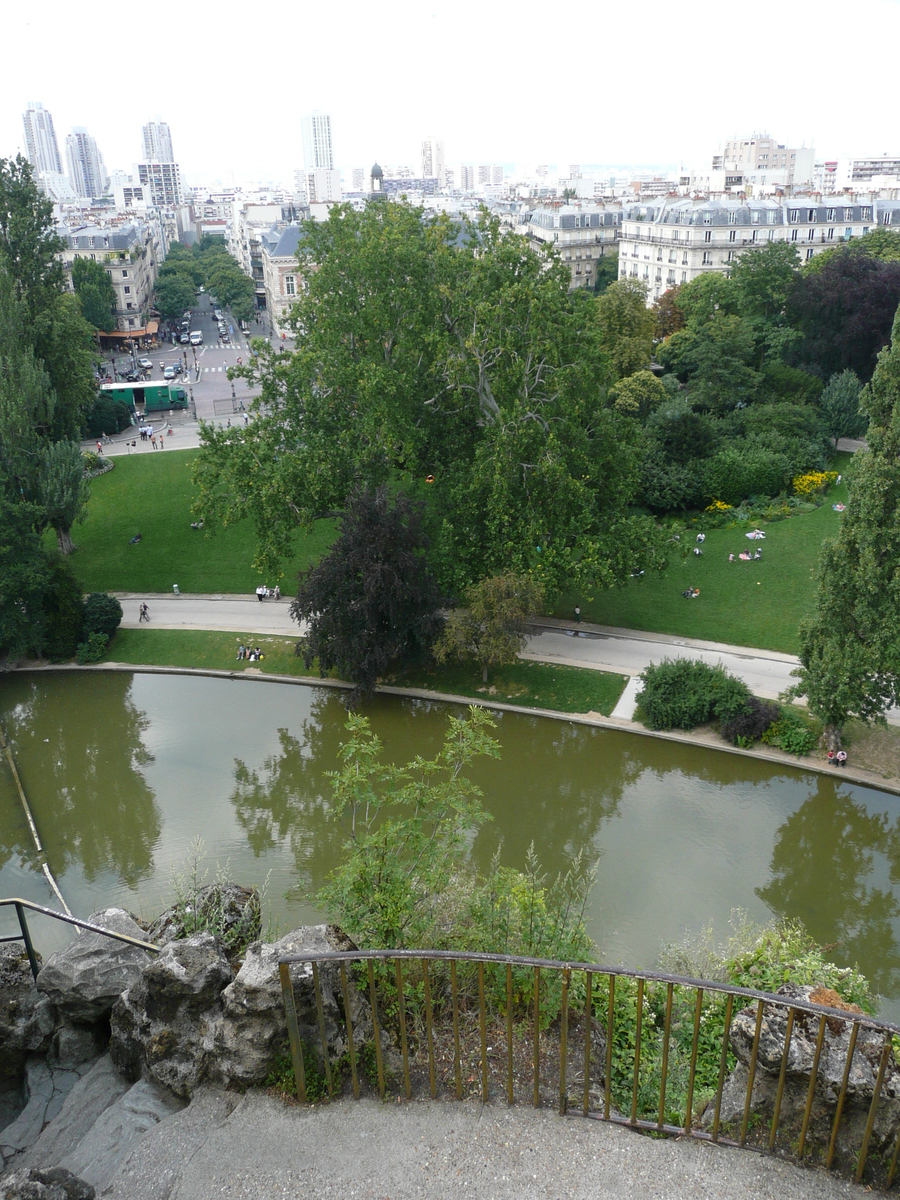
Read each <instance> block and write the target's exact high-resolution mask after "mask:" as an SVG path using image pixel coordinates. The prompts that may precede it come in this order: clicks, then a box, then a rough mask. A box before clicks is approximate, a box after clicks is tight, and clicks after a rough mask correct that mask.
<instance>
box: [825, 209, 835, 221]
mask: <svg viewBox="0 0 900 1200" xmlns="http://www.w3.org/2000/svg"><path fill="white" fill-rule="evenodd" d="M825 219H826V221H833V220H834V209H833V208H829V210H828V212H827V213H826V215H825Z"/></svg>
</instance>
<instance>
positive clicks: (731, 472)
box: [702, 445, 791, 504]
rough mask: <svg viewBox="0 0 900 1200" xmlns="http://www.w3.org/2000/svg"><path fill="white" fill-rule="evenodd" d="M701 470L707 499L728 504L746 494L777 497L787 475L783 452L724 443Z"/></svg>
mask: <svg viewBox="0 0 900 1200" xmlns="http://www.w3.org/2000/svg"><path fill="white" fill-rule="evenodd" d="M702 470H703V483H704V486H705V490H706V494H707V495H708V496H709V498H710V499H712V498H713V497H719V498H720V499H722V500H726V501H728V503H730V504H737V503H739V502H740V501H741V500H742V499H744V498H745V497H746V496H777V495H778V493H779V492H780V491H782V490H783V489H784V488H785V486H786V485H787V483H788V481H789V479H790V477H791V463H790V460H789V458H788V457H787V455H785V454H780V453H777V452H776V451H773V450H768V449H766V448H765V447H763V446H759V445H747V446H737V445H730V446H725V447H724V448H723V449H721V450H719V451H718V453H716V454H714V455H713V456H712V457H711V458H708V459H706V460H705V462H704V463H703V466H702Z"/></svg>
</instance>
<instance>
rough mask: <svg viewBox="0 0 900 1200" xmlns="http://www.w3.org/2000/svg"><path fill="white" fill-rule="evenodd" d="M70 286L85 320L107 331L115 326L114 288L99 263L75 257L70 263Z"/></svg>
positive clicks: (96, 327) (107, 274)
mask: <svg viewBox="0 0 900 1200" xmlns="http://www.w3.org/2000/svg"><path fill="white" fill-rule="evenodd" d="M72 286H73V287H74V288H75V295H76V296H77V297H78V299H79V300H80V302H81V311H82V313H83V314H84V318H85V320H86V321H89V322H90V323H91V325H93V327H94V328H95V329H102V330H103V331H104V332H106V333H109V332H110V331H111V330H113V329H115V327H116V289H115V288H114V287H113V285H112V280H111V279H110V277H109V273H108V272H107V270H106V268H105V267H104V266H102V264H101V263H98V262H95V261H94V260H93V259H90V258H76V259H75V261H74V262H73V263H72Z"/></svg>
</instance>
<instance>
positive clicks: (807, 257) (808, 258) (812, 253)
mask: <svg viewBox="0 0 900 1200" xmlns="http://www.w3.org/2000/svg"><path fill="white" fill-rule="evenodd" d="M814 254H815V250H813V248H812V246H810V248H809V249H808V250H807V252H806V261H807V262H809V260H810V259H811V258H812V256H813V255H814Z"/></svg>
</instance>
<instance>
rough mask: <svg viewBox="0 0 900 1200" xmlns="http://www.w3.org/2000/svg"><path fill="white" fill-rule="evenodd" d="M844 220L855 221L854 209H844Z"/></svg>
mask: <svg viewBox="0 0 900 1200" xmlns="http://www.w3.org/2000/svg"><path fill="white" fill-rule="evenodd" d="M844 220H845V221H852V220H853V209H852V208H845V209H844Z"/></svg>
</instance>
